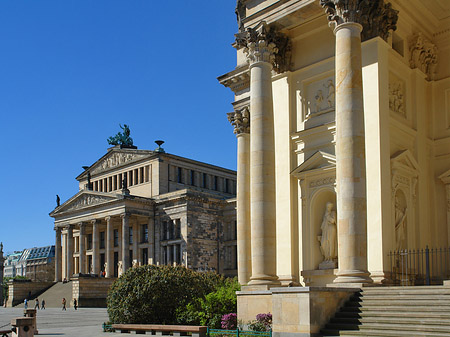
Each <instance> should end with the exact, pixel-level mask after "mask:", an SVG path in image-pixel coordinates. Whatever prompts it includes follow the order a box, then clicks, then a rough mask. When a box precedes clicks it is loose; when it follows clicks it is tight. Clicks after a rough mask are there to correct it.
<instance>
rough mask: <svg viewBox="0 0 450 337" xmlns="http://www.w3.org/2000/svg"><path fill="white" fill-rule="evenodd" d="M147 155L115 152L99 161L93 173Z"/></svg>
mask: <svg viewBox="0 0 450 337" xmlns="http://www.w3.org/2000/svg"><path fill="white" fill-rule="evenodd" d="M143 157H145V155H138V154H135V153H124V152H113V153H112V154H110V155H109V156H108V157H106V158H105V159H103V161H101V162H100V163H98V164H97V165H96V166H95V167H94V168H93V169H92V170H90V172H91V174H96V173H100V172H103V171H105V170H108V169H111V168H114V167H117V166H120V165H123V164H126V163H129V162H131V161H133V160H138V159H141V158H143Z"/></svg>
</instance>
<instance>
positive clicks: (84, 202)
mask: <svg viewBox="0 0 450 337" xmlns="http://www.w3.org/2000/svg"><path fill="white" fill-rule="evenodd" d="M108 201H111V198H104V197H100V196H98V195H90V194H85V195H82V196H80V197H79V198H77V199H76V200H75V201H73V202H72V203H70V204H69V205H68V207H67V208H66V209H64V211H72V210H77V209H80V208H84V207H87V206H93V205H98V204H101V203H104V202H108Z"/></svg>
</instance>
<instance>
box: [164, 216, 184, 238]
mask: <svg viewBox="0 0 450 337" xmlns="http://www.w3.org/2000/svg"><path fill="white" fill-rule="evenodd" d="M161 231H162V235H161V240H175V239H181V220H180V219H175V220H170V221H163V222H162V228H161Z"/></svg>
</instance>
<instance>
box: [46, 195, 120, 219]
mask: <svg viewBox="0 0 450 337" xmlns="http://www.w3.org/2000/svg"><path fill="white" fill-rule="evenodd" d="M120 199H121V198H120V195H115V194H110V193H104V192H93V191H81V192H79V193H77V194H75V195H74V196H73V197H72V198H70V199H69V200H67V201H66V202H65V203H63V204H62V205H61V206H58V207H56V208H55V210H54V211H53V212H51V213H50V216H57V215H58V214H60V213H66V212H72V211H78V210H81V209H83V208H89V207H92V206H98V205H101V204H107V203H110V202H111V201H117V200H120Z"/></svg>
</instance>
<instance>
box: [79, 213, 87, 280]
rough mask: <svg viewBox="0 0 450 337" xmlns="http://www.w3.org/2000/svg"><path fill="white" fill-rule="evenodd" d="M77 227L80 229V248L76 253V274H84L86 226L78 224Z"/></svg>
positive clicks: (81, 223)
mask: <svg viewBox="0 0 450 337" xmlns="http://www.w3.org/2000/svg"><path fill="white" fill-rule="evenodd" d="M78 226H79V228H80V236H79V238H78V240H79V248H80V249H79V252H78V253H79V255H78V256H79V257H78V263H79V265H78V272H79V273H80V274H84V273H86V224H85V223H83V222H80V223H79V224H78Z"/></svg>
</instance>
